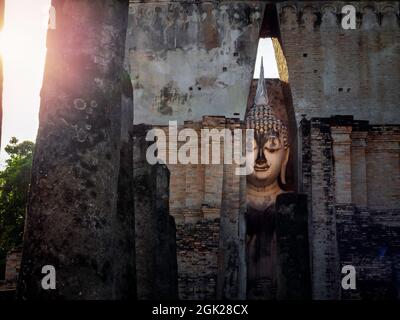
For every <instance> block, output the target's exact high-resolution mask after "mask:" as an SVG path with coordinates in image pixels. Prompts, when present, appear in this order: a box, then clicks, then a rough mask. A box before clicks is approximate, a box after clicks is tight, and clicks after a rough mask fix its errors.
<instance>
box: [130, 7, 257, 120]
mask: <svg viewBox="0 0 400 320" xmlns="http://www.w3.org/2000/svg"><path fill="white" fill-rule="evenodd" d="M263 8H264V4H263V3H262V2H254V1H218V2H216V1H210V2H208V1H207V2H206V1H204V2H196V3H194V2H193V3H192V2H191V1H187V2H186V1H185V2H178V1H158V2H157V1H153V2H144V3H143V2H139V1H132V2H131V4H130V19H129V28H128V29H129V30H128V36H127V48H126V54H127V55H128V56H129V61H130V67H131V71H130V72H131V78H132V81H133V86H134V105H135V114H134V122H135V123H136V124H139V123H146V124H156V125H162V124H168V120H178V121H179V122H180V123H182V122H183V121H184V120H194V121H198V120H201V118H202V116H203V115H222V116H226V117H232V116H235V115H239V116H240V117H241V118H242V119H243V117H244V114H245V111H246V105H247V99H248V94H249V89H250V84H251V80H252V77H253V68H254V63H255V58H256V52H257V45H258V39H259V32H260V27H261V23H262V17H263Z"/></svg>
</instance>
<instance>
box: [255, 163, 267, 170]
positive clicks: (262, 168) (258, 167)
mask: <svg viewBox="0 0 400 320" xmlns="http://www.w3.org/2000/svg"><path fill="white" fill-rule="evenodd" d="M269 168H270V166H269V165H268V164H266V165H262V166H257V165H255V166H254V170H255V171H267V170H268V169H269Z"/></svg>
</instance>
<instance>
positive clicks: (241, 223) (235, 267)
mask: <svg viewBox="0 0 400 320" xmlns="http://www.w3.org/2000/svg"><path fill="white" fill-rule="evenodd" d="M229 121H230V123H229V124H228V125H227V128H228V129H230V130H232V132H233V130H234V129H240V128H242V124H241V123H240V122H239V121H237V122H236V121H235V120H233V121H232V120H229ZM244 135H245V131H244V130H243V140H242V143H243V147H244V146H245V136H244ZM233 152H234V154H236V155H239V153H240V150H233ZM237 168H239V165H238V164H236V163H235V162H233V163H232V164H224V167H223V169H224V171H223V185H222V204H221V222H220V239H219V256H218V283H217V299H230V300H231V299H232V300H234V299H246V286H247V269H246V221H245V212H246V210H247V205H246V176H241V175H237V174H236V169H237Z"/></svg>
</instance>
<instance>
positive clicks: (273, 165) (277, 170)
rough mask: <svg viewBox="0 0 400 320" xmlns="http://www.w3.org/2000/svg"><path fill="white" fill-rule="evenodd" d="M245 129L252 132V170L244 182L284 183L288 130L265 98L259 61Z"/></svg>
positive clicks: (266, 184) (257, 184) (262, 74)
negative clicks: (259, 72)
mask: <svg viewBox="0 0 400 320" xmlns="http://www.w3.org/2000/svg"><path fill="white" fill-rule="evenodd" d="M246 128H247V129H253V130H254V139H253V153H252V155H251V156H253V157H254V171H253V173H252V174H250V175H248V176H247V182H248V183H249V184H251V185H253V186H255V187H258V188H260V187H267V186H269V185H273V184H276V183H277V182H278V181H279V178H280V182H281V183H282V184H285V183H286V177H285V174H286V165H287V163H288V159H289V145H288V130H287V127H286V126H285V125H284V124H283V122H282V121H281V120H279V119H278V118H277V117H276V116H275V114H274V110H273V107H272V105H271V104H270V101H269V99H268V94H267V90H266V86H265V81H264V70H263V65H262V62H261V74H260V79H259V80H258V85H257V92H256V97H255V102H254V104H253V106H252V107H251V109H250V110H249V111H248V113H247V115H246Z"/></svg>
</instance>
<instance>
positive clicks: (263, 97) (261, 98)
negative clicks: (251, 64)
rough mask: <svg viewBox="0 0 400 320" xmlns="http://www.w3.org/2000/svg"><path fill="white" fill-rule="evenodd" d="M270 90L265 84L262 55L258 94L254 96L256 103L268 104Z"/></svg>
mask: <svg viewBox="0 0 400 320" xmlns="http://www.w3.org/2000/svg"><path fill="white" fill-rule="evenodd" d="M268 102H269V101H268V92H267V87H266V85H265V79H264V64H263V57H261V68H260V77H259V79H258V83H257V91H256V96H255V98H254V104H255V105H267V104H268Z"/></svg>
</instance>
